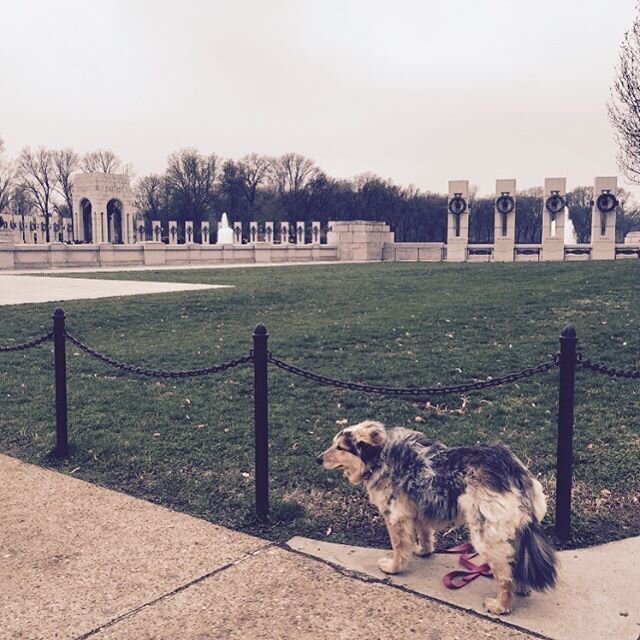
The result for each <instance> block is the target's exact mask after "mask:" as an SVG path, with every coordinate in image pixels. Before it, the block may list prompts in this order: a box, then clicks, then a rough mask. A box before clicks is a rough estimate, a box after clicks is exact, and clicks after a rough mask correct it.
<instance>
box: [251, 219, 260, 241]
mask: <svg viewBox="0 0 640 640" xmlns="http://www.w3.org/2000/svg"><path fill="white" fill-rule="evenodd" d="M249 242H250V243H251V244H255V243H256V242H258V223H257V222H255V221H252V222H250V223H249Z"/></svg>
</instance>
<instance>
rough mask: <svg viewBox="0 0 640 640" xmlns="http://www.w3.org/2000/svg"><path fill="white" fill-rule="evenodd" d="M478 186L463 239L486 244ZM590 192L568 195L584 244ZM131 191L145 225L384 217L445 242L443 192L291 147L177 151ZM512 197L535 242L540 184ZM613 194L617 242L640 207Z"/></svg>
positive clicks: (490, 230)
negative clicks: (241, 152)
mask: <svg viewBox="0 0 640 640" xmlns="http://www.w3.org/2000/svg"><path fill="white" fill-rule="evenodd" d="M477 191H478V189H477V187H473V188H472V189H471V194H470V198H469V201H470V202H469V204H470V219H469V239H470V241H471V242H475V243H492V242H493V236H494V203H495V199H494V197H493V196H491V197H479V196H478V194H477ZM592 191H593V188H592V187H584V186H581V187H576V188H575V189H573V190H572V191H570V192H569V193H568V194H567V198H566V201H567V205H568V207H569V216H570V218H571V219H572V221H573V223H574V226H575V230H576V236H577V241H578V242H588V241H589V239H590V236H591V207H592V204H591V201H592V199H593V193H592ZM135 196H136V206H137V208H138V211H139V213H140V214H141V215H142V216H143V217H144V219H145V220H146V221H147V225H148V228H149V229H150V221H151V220H162V221H163V222H165V223H166V222H168V221H169V220H176V221H177V222H178V224H179V225H181V224H184V221H185V220H193V221H194V222H196V223H198V222H201V221H204V220H208V221H209V222H211V223H212V229H215V223H216V222H217V221H218V220H219V219H220V215H221V213H222V212H223V211H226V212H228V213H229V215H230V218H231V220H233V221H240V222H243V223H248V222H250V221H253V220H256V221H258V222H263V221H276V222H277V221H281V222H287V223H289V224H290V225H293V224H294V223H295V222H297V221H319V222H321V223H323V224H325V225H326V224H327V223H328V222H329V221H331V220H375V221H384V222H386V223H388V224H389V225H390V227H391V230H392V231H394V233H395V237H396V240H397V241H398V242H444V241H446V236H447V196H446V194H441V193H432V192H428V191H426V192H425V191H421V190H419V189H417V188H416V187H414V186H412V185H411V186H408V187H402V186H399V185H397V184H395V183H394V182H393V181H391V180H388V179H384V178H381V177H379V176H377V175H374V174H371V173H365V174H362V175H359V176H356V177H355V178H351V179H349V180H341V179H336V178H332V177H330V176H328V175H327V174H326V173H325V172H324V171H322V170H321V169H320V168H319V167H318V166H317V165H316V164H315V163H314V162H313V160H310V159H309V158H305V157H304V156H301V155H299V154H296V153H287V154H284V155H282V156H280V157H269V156H262V155H258V154H250V155H247V156H244V157H243V158H240V159H239V160H222V159H221V158H219V157H218V156H216V155H214V154H212V155H202V154H200V153H198V151H197V150H195V149H183V150H181V151H178V152H176V153H173V154H171V155H170V156H169V158H168V160H167V169H166V171H165V173H164V174H154V175H149V176H145V177H142V178H141V179H140V180H139V181H138V182H137V184H136V187H135ZM516 198H517V208H516V242H518V243H539V242H541V239H542V213H543V206H544V203H543V189H542V187H535V188H532V189H526V190H522V191H519V192H518V193H517V194H516ZM618 200H619V203H620V205H619V207H618V210H617V214H616V215H617V217H618V225H617V229H618V240H619V241H622V238H624V235H625V234H626V233H627V232H628V231H630V230H632V229H636V228H640V209H638V207H637V206H636V205H635V204H634V203H633V202H632V201H631V199H630V196H629V193H628V192H626V191H624V190H622V189H619V190H618ZM198 226H199V225H198V224H196V229H197V228H198ZM244 226H245V229H246V228H247V226H248V225H247V224H244Z"/></svg>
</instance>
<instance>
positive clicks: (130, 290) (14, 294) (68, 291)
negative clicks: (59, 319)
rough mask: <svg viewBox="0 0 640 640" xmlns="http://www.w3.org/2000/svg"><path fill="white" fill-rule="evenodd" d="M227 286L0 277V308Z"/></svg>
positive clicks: (17, 276)
mask: <svg viewBox="0 0 640 640" xmlns="http://www.w3.org/2000/svg"><path fill="white" fill-rule="evenodd" d="M228 288H232V287H231V285H223V284H189V283H182V282H147V281H144V280H100V279H95V280H91V279H90V278H48V277H46V276H22V275H7V274H0V305H14V304H30V303H36V302H61V301H63V300H89V299H96V298H112V297H121V296H139V295H145V294H149V293H172V292H176V291H177V292H181V291H202V290H204V289H228Z"/></svg>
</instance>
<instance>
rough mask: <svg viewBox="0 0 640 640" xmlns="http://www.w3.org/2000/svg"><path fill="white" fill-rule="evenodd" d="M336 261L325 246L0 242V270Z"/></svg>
mask: <svg viewBox="0 0 640 640" xmlns="http://www.w3.org/2000/svg"><path fill="white" fill-rule="evenodd" d="M337 259H338V250H337V247H331V246H328V245H322V246H321V245H310V244H308V245H302V246H296V245H286V246H278V245H271V246H259V245H197V244H184V245H166V244H163V243H161V242H143V243H139V244H132V245H111V244H99V245H94V244H83V245H65V244H49V245H46V244H43V245H19V246H17V245H14V244H13V243H1V244H0V269H62V268H76V267H119V266H122V267H129V266H158V265H197V264H201V265H208V264H254V263H281V262H320V261H335V260H337Z"/></svg>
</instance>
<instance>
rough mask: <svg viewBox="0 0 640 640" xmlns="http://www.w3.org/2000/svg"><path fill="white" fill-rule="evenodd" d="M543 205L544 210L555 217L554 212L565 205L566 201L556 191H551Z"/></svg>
mask: <svg viewBox="0 0 640 640" xmlns="http://www.w3.org/2000/svg"><path fill="white" fill-rule="evenodd" d="M544 206H545V208H546V210H547V211H548V212H549V213H550V214H551V215H552V216H554V217H555V215H556V214H558V213H560V212H561V211H562V210H563V209H564V208H565V207H566V206H567V203H566V202H565V199H564V198H563V197H562V196H561V195H560V193H559V192H558V191H552V192H551V195H550V196H549V197H548V198H547V201H546V202H545V204H544Z"/></svg>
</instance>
